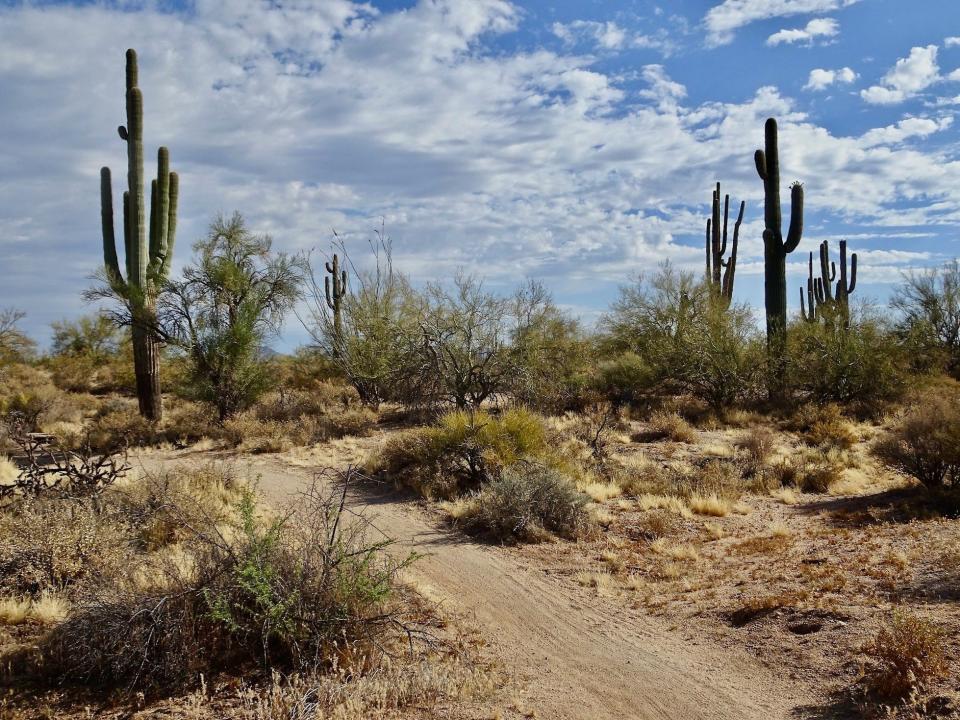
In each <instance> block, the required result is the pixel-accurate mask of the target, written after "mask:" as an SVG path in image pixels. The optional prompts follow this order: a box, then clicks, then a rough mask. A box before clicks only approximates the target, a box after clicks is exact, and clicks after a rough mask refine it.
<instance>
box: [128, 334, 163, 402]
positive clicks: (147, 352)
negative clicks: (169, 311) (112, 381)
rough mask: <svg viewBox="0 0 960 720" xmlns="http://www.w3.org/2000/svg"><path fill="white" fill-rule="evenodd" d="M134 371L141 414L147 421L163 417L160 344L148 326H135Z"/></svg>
mask: <svg viewBox="0 0 960 720" xmlns="http://www.w3.org/2000/svg"><path fill="white" fill-rule="evenodd" d="M133 369H134V373H135V374H136V377H137V401H138V403H139V404H140V414H141V415H142V416H143V417H145V418H147V420H152V421H159V420H160V419H161V418H162V417H163V397H162V395H161V394H160V343H159V342H158V341H157V336H156V334H155V333H154V332H153V331H152V330H151V329H150V328H149V327H148V326H146V324H141V323H135V324H134V326H133Z"/></svg>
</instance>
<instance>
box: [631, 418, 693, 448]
mask: <svg viewBox="0 0 960 720" xmlns="http://www.w3.org/2000/svg"><path fill="white" fill-rule="evenodd" d="M633 439H634V441H635V442H652V441H654V440H672V441H673V442H681V443H693V442H696V440H697V434H696V431H694V429H693V428H692V427H691V426H690V423H688V422H687V421H686V420H684V419H683V418H682V417H680V415H678V414H677V413H675V412H667V411H662V410H658V411H656V412H654V413H653V414H652V415H651V416H650V419H649V420H648V421H647V427H646V428H645V429H644V430H642V431H641V432H639V433H637V434H636V435H635V436H634V438H633Z"/></svg>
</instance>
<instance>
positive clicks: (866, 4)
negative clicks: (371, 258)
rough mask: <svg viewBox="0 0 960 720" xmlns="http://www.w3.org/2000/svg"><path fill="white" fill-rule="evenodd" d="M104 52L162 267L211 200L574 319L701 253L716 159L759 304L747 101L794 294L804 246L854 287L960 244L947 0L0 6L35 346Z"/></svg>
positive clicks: (20, 243)
mask: <svg viewBox="0 0 960 720" xmlns="http://www.w3.org/2000/svg"><path fill="white" fill-rule="evenodd" d="M126 47H136V48H137V49H138V51H139V54H140V63H141V81H140V85H141V87H142V89H143V92H144V97H145V107H146V123H145V125H146V127H145V141H146V147H147V150H148V158H149V157H153V156H155V151H156V147H157V146H158V145H160V144H166V145H168V146H169V147H170V150H171V155H172V159H173V164H174V167H175V168H176V169H177V170H178V171H179V172H180V174H181V188H182V200H181V221H180V226H179V233H178V246H177V252H176V257H177V262H176V263H175V265H174V267H175V272H176V271H177V270H178V269H179V268H180V267H182V266H183V264H184V263H185V262H186V261H187V260H189V249H190V245H191V243H192V242H193V241H194V240H195V239H197V238H198V237H200V236H201V235H202V233H203V232H204V229H205V227H206V225H207V224H208V223H209V221H210V219H211V217H212V216H213V215H214V214H216V213H217V212H232V211H233V210H240V211H241V212H243V213H244V215H245V216H246V217H247V218H248V220H249V221H250V224H251V225H252V226H253V227H254V228H255V229H257V230H261V231H264V232H269V233H270V234H271V235H272V236H273V238H274V241H275V245H276V247H278V248H281V249H285V250H290V251H296V250H306V249H309V248H316V249H317V250H318V251H321V252H322V251H325V250H328V249H329V247H330V240H331V237H332V233H331V231H332V229H334V228H335V229H336V230H337V232H338V233H340V234H341V235H343V236H345V237H346V238H347V242H348V244H349V245H350V246H352V247H353V248H354V251H355V255H356V256H357V257H363V250H364V248H365V247H366V237H368V236H369V234H370V232H371V230H372V229H373V228H374V227H377V226H379V222H380V218H381V217H383V218H384V219H385V223H386V227H387V230H388V232H389V233H390V235H391V237H392V239H393V244H394V254H395V260H396V264H397V265H398V266H399V267H400V268H401V269H403V270H404V271H405V272H408V273H409V274H410V275H411V277H412V278H413V279H414V281H415V282H418V283H423V282H429V281H440V282H444V281H447V280H449V278H450V277H452V275H453V274H454V273H455V272H456V271H457V270H458V269H464V270H466V271H467V272H472V273H475V274H477V275H479V276H482V277H484V278H486V281H487V283H488V286H489V287H491V288H493V289H495V290H498V291H507V290H509V289H510V288H511V287H513V286H515V285H516V284H517V283H519V282H520V281H522V280H523V278H525V277H528V276H532V277H537V278H540V279H542V280H543V281H544V282H545V283H546V284H547V285H548V286H549V287H550V288H551V289H552V290H553V292H554V294H555V297H556V298H557V300H558V301H559V302H560V303H561V304H563V305H564V306H566V307H568V308H569V309H570V310H571V311H573V312H574V313H576V314H578V315H580V316H581V317H583V318H584V320H586V321H587V322H590V321H592V320H593V319H595V318H596V317H597V315H598V313H599V312H601V311H602V310H603V309H604V308H605V307H606V305H607V304H608V303H609V301H610V300H611V299H612V298H613V297H614V296H615V294H616V288H617V286H618V285H619V284H622V283H624V282H628V281H629V280H630V279H631V277H633V276H635V275H636V274H637V273H638V272H646V271H651V270H653V269H654V268H655V267H656V264H657V263H658V262H659V261H660V260H663V259H670V260H671V261H672V262H674V263H676V264H677V265H680V266H682V267H684V268H687V269H690V270H696V271H699V270H700V268H701V267H702V255H703V251H702V247H703V245H702V243H703V229H704V224H705V221H706V216H707V212H708V203H709V199H710V192H711V188H712V186H713V184H714V183H715V182H716V181H717V180H720V181H722V182H723V187H724V191H725V192H730V193H731V195H732V197H733V199H734V201H739V200H741V199H743V200H746V202H747V212H746V220H745V223H744V229H743V234H742V245H741V254H740V259H739V263H738V267H739V272H738V278H737V287H736V295H737V297H738V298H740V299H742V300H744V301H748V302H751V303H753V304H754V305H758V304H759V303H760V302H761V290H762V263H761V257H762V246H761V241H760V233H761V230H762V185H761V183H760V180H759V179H758V178H757V177H756V172H755V170H754V168H753V161H752V154H753V150H754V149H755V148H756V147H758V146H759V145H760V144H761V143H762V138H763V120H764V119H765V118H766V117H767V116H769V115H774V116H776V117H778V119H779V120H780V125H781V155H782V164H783V182H784V187H785V188H786V185H787V183H789V182H790V181H791V180H793V179H799V180H802V181H803V182H804V185H805V188H806V194H807V214H806V232H805V236H804V240H803V242H802V243H801V245H800V248H799V250H798V251H797V252H796V253H794V254H793V255H792V256H791V257H790V264H789V267H788V271H789V273H790V276H791V277H790V285H791V287H792V290H791V293H790V299H791V303H797V302H798V301H797V298H796V295H797V289H796V288H798V287H799V286H800V284H801V283H802V282H803V279H804V277H805V272H806V270H805V263H806V254H807V252H808V251H809V250H810V249H813V248H815V247H816V245H817V244H818V243H819V241H821V240H823V239H829V240H831V241H832V245H833V247H834V249H835V248H836V241H837V240H839V239H841V238H848V239H849V242H850V245H851V247H852V249H855V250H856V251H858V253H859V255H860V268H859V270H860V278H859V284H858V289H857V295H858V296H859V297H860V298H861V299H868V298H872V299H874V300H876V301H877V302H878V303H883V302H884V301H885V299H886V298H887V296H888V294H889V292H890V290H891V288H892V287H893V285H894V284H896V283H897V282H898V280H899V278H900V276H901V273H902V272H904V271H908V270H910V269H912V268H918V267H923V266H927V265H932V264H937V263H941V262H943V261H944V260H946V259H948V258H951V257H954V256H956V255H958V254H960V244H958V239H957V238H958V234H957V230H958V224H960V142H958V140H960V136H958V132H960V131H958V127H957V124H956V122H955V115H956V113H957V110H958V109H960V70H958V68H960V3H958V2H954V0H917V1H916V2H904V1H903V0H671V1H670V2H667V1H666V0H660V1H659V2H654V1H648V0H624V1H622V2H617V1H604V2H599V1H581V2H547V1H540V0H536V1H528V2H508V1H507V0H419V1H417V2H413V1H399V0H389V1H387V0H384V1H381V2H369V3H356V2H351V1H350V0H296V1H294V2H278V1H274V2H255V1H253V0H243V1H240V0H225V1H220V0H218V1H215V0H197V1H196V2H177V3H164V2H137V1H136V0H126V1H124V2H118V3H113V2H98V3H50V2H43V3H0V131H2V143H0V267H2V268H3V276H2V277H3V283H2V285H0V307H4V306H11V305H12V306H17V307H21V308H23V309H25V310H27V311H28V316H27V321H26V327H27V329H28V330H29V331H30V333H31V334H32V335H33V336H34V337H36V338H37V339H38V340H39V341H40V342H41V343H45V342H46V341H47V338H48V336H49V323H50V322H51V321H54V320H58V319H61V318H65V317H67V318H69V317H75V316H77V315H79V314H81V313H84V312H89V311H91V308H89V307H85V306H84V305H83V303H82V302H81V300H80V292H81V291H82V290H83V289H84V288H85V287H87V286H88V285H89V284H90V280H89V276H90V275H91V274H92V273H93V272H94V270H95V269H96V267H97V265H98V263H99V262H100V258H101V250H100V247H101V246H100V229H99V205H98V189H97V188H98V171H99V168H100V166H101V165H104V164H107V165H110V166H111V167H112V168H113V169H114V177H115V185H118V183H119V178H120V177H121V176H122V167H123V163H124V161H125V158H124V147H123V145H122V143H121V142H120V141H119V139H118V138H117V137H116V130H115V128H116V126H117V125H118V124H119V123H121V122H123V52H124V50H125V48H126ZM153 172H154V168H153V167H152V166H151V165H150V164H148V167H147V173H148V175H149V174H152V173H153ZM115 192H119V187H115ZM303 340H304V334H303V332H302V330H301V329H300V328H299V327H297V326H296V325H295V324H288V326H287V328H286V330H285V335H284V338H283V339H282V340H278V341H277V344H278V346H281V347H290V346H294V345H296V344H297V343H298V342H301V341H303Z"/></svg>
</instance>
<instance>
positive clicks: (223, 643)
mask: <svg viewBox="0 0 960 720" xmlns="http://www.w3.org/2000/svg"><path fill="white" fill-rule="evenodd" d="M342 513H343V496H342V495H341V494H340V493H339V492H338V493H332V494H331V493H325V492H322V491H321V490H320V489H319V487H318V486H314V487H313V488H311V489H310V490H308V491H307V492H306V493H305V494H304V495H303V496H302V497H301V498H299V499H298V502H297V505H296V507H295V508H294V509H292V510H291V511H290V512H289V513H287V514H284V515H282V516H281V517H280V518H278V519H274V520H266V519H264V518H262V517H261V513H260V512H259V511H258V508H257V506H256V503H255V500H254V497H253V495H252V493H250V492H246V493H244V494H243V495H242V497H241V500H240V503H239V505H238V506H237V517H236V520H235V522H234V523H233V524H231V525H230V526H229V532H228V531H226V530H223V531H221V530H220V529H218V528H216V527H214V526H212V525H206V526H203V527H202V528H199V529H198V528H189V529H188V535H187V537H186V538H185V539H184V540H182V541H181V543H180V545H181V547H183V548H184V552H185V553H187V554H188V556H189V557H190V560H191V561H190V562H180V563H167V564H153V565H151V564H150V561H149V560H144V563H145V565H144V567H142V568H139V570H141V572H131V573H128V574H126V575H124V576H119V577H112V578H109V579H107V580H105V581H104V582H103V583H100V584H99V585H98V586H97V587H95V588H94V589H93V590H91V592H90V593H89V594H88V595H86V596H85V597H83V598H81V599H80V601H79V602H78V603H77V604H76V605H75V607H74V609H73V610H72V611H71V613H70V614H69V616H68V617H67V618H66V620H65V621H64V622H63V623H62V624H61V625H60V626H58V627H57V628H56V629H55V630H54V631H53V632H52V633H51V634H50V635H49V636H48V637H47V638H46V640H45V642H44V648H43V650H44V652H43V657H44V662H45V664H46V669H47V670H48V671H50V672H54V673H56V674H57V675H59V676H61V677H63V678H65V679H67V680H72V681H79V682H86V683H93V684H97V685H102V686H118V685H121V686H126V687H128V688H131V689H143V690H146V689H156V688H172V687H176V686H180V685H184V684H188V683H195V682H196V681H197V677H198V675H199V674H200V673H203V674H206V675H208V676H209V674H212V673H215V672H217V671H218V670H234V671H241V670H243V669H244V668H249V667H253V666H257V665H259V666H261V667H273V668H277V669H280V670H284V669H286V670H293V671H300V672H309V671H315V670H323V669H326V668H330V667H337V666H339V667H346V668H351V669H355V670H358V671H362V670H363V669H364V668H365V667H367V666H368V664H369V662H370V659H371V658H373V657H375V656H377V655H378V654H379V653H380V652H381V651H380V649H379V648H381V647H382V646H383V642H384V640H385V639H386V638H387V637H389V635H390V634H391V633H393V632H396V631H397V630H396V628H397V627H398V626H399V627H403V625H402V623H400V622H399V619H398V607H397V605H396V604H394V588H395V582H394V581H395V577H396V574H397V572H398V571H399V570H400V569H401V568H403V567H405V566H406V565H407V564H408V563H409V562H410V560H409V559H407V560H399V561H397V560H394V559H392V558H391V557H390V556H389V555H388V554H387V553H385V552H384V549H385V547H386V545H387V544H388V543H386V542H373V541H369V540H367V538H366V534H367V531H368V526H369V523H368V522H366V521H364V520H363V518H359V519H358V518H351V521H350V522H346V521H345V519H343V518H342Z"/></svg>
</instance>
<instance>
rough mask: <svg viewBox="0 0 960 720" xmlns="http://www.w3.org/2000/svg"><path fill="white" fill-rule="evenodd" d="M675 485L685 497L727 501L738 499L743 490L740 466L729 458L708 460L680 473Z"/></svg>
mask: <svg viewBox="0 0 960 720" xmlns="http://www.w3.org/2000/svg"><path fill="white" fill-rule="evenodd" d="M677 487H678V490H679V491H680V493H681V494H682V495H684V496H685V497H687V498H690V497H694V496H697V497H701V498H709V497H716V498H719V499H720V500H725V501H729V502H734V501H736V500H737V499H739V498H740V495H741V494H742V492H743V483H742V480H741V475H740V468H739V467H738V465H737V464H736V463H735V462H731V461H730V460H708V461H707V462H705V463H703V464H701V465H698V466H695V467H694V468H693V469H692V470H691V471H690V472H686V473H681V474H680V475H679V476H678V479H677Z"/></svg>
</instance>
